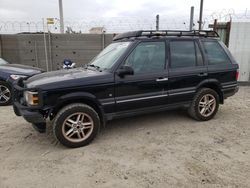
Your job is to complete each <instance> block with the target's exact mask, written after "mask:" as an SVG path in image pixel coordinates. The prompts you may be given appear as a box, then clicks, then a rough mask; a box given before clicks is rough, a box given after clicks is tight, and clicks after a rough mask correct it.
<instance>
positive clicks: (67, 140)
mask: <svg viewBox="0 0 250 188" xmlns="http://www.w3.org/2000/svg"><path fill="white" fill-rule="evenodd" d="M99 128H100V119H99V116H98V114H97V113H96V111H95V110H94V109H93V108H91V107H90V106H88V105H86V104H81V103H76V104H70V105H68V106H66V107H64V108H63V109H62V110H60V111H59V113H58V114H57V115H56V117H55V120H54V123H53V132H54V135H55V137H56V139H57V140H58V141H59V142H60V143H61V144H63V145H64V146H67V147H71V148H76V147H81V146H85V145H88V144H89V143H90V142H91V141H92V140H93V139H94V138H95V137H96V135H97V133H98V131H99Z"/></svg>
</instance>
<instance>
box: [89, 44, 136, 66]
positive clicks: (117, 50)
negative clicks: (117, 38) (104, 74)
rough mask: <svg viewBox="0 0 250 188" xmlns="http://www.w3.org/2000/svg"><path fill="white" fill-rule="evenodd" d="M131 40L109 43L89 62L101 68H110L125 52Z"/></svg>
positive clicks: (90, 64)
mask: <svg viewBox="0 0 250 188" xmlns="http://www.w3.org/2000/svg"><path fill="white" fill-rule="evenodd" d="M130 43H131V42H117V43H112V44H110V45H108V46H107V47H106V48H105V49H104V50H103V51H101V52H100V53H99V54H98V55H97V56H96V57H95V58H94V59H93V60H92V61H91V62H90V63H89V64H88V66H92V67H95V68H98V69H101V70H106V69H110V68H111V67H112V66H113V65H114V63H115V62H116V61H117V60H118V58H119V57H120V56H121V55H122V54H123V53H124V52H125V50H126V49H127V48H128V46H129V45H130Z"/></svg>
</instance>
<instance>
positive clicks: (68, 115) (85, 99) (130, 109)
mask: <svg viewBox="0 0 250 188" xmlns="http://www.w3.org/2000/svg"><path fill="white" fill-rule="evenodd" d="M218 38H219V36H218V34H217V33H216V32H213V31H135V32H127V33H123V34H120V35H117V36H116V37H114V39H113V43H112V44H110V45H109V46H108V47H106V48H105V49H104V50H103V51H102V52H101V53H100V54H99V55H97V56H96V57H95V58H94V59H93V60H92V61H91V62H90V63H89V64H88V65H86V66H85V67H83V68H77V69H71V70H60V71H54V72H48V73H42V74H39V75H35V76H33V77H31V78H29V79H27V80H22V79H20V80H19V81H18V82H17V83H16V85H15V87H14V93H15V96H14V111H15V113H16V114H17V115H18V116H23V117H24V118H25V119H26V120H27V121H28V122H30V123H32V124H33V126H34V127H35V128H36V129H37V130H38V131H40V132H44V131H45V129H46V124H45V121H46V119H49V120H51V121H53V131H54V135H55V137H56V138H57V139H58V140H59V141H60V142H61V143H62V144H63V145H65V146H68V147H80V146H84V145H87V144H89V143H90V142H91V141H92V140H93V139H94V138H95V136H96V135H97V133H98V131H99V129H100V127H101V125H104V124H105V122H107V121H108V120H112V119H114V118H120V117H125V116H133V115H137V114H142V113H151V112H156V111H163V110H167V109H172V108H177V107H186V108H187V109H188V112H189V114H190V116H191V117H193V118H194V119H196V120H200V121H206V120H209V119H211V118H213V117H214V115H215V114H216V112H217V110H218V107H219V104H223V102H224V99H226V98H227V97H229V96H232V95H233V94H235V93H236V92H237V91H238V84H237V77H238V64H237V63H236V61H235V60H234V58H233V57H232V55H231V54H230V52H229V51H228V49H227V48H226V47H225V45H224V44H223V43H222V42H221V41H219V40H218Z"/></svg>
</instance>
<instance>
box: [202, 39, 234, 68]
mask: <svg viewBox="0 0 250 188" xmlns="http://www.w3.org/2000/svg"><path fill="white" fill-rule="evenodd" d="M202 43H203V46H204V49H205V53H206V55H207V59H208V64H210V65H216V64H224V63H230V62H231V61H230V59H229V57H228V56H227V54H226V52H225V51H224V49H223V48H222V47H221V45H220V44H219V43H218V42H217V41H203V42H202Z"/></svg>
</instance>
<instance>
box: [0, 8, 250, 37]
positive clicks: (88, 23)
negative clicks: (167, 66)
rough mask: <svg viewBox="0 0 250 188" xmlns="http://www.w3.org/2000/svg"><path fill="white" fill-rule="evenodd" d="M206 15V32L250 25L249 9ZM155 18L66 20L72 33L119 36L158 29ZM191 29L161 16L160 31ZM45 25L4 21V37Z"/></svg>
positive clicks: (184, 20)
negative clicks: (230, 24) (220, 25)
mask: <svg viewBox="0 0 250 188" xmlns="http://www.w3.org/2000/svg"><path fill="white" fill-rule="evenodd" d="M208 12H209V11H208V10H207V13H206V11H205V12H204V15H205V16H204V19H203V28H204V29H206V28H208V24H210V23H213V21H214V20H215V19H217V21H218V22H227V21H230V20H232V21H239V22H241V21H250V11H249V10H248V9H246V10H244V11H242V12H241V13H238V12H236V11H235V10H234V9H228V10H226V9H222V10H219V11H218V10H217V11H214V12H212V13H211V11H210V13H209V14H208ZM197 20H198V18H195V22H194V28H197V25H198V24H197ZM155 24H156V21H155V18H154V17H152V18H140V17H115V18H106V19H104V18H102V19H95V20H83V19H82V20H81V19H76V20H65V22H64V25H65V29H67V28H70V29H71V31H74V32H76V33H88V32H89V30H90V29H91V28H93V27H104V28H105V29H106V32H107V33H119V32H124V31H129V30H140V29H155ZM47 27H48V30H49V31H50V32H53V33H59V31H60V29H59V28H60V21H59V19H57V18H55V19H54V24H53V25H46V24H45V30H46V31H47ZM188 28H189V16H188V15H187V16H185V17H174V18H169V17H167V16H160V29H176V30H179V29H188ZM43 31H44V24H43V21H42V20H41V21H29V22H25V21H13V20H12V21H1V20H0V33H1V34H5V33H11V34H12V33H22V32H43Z"/></svg>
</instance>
